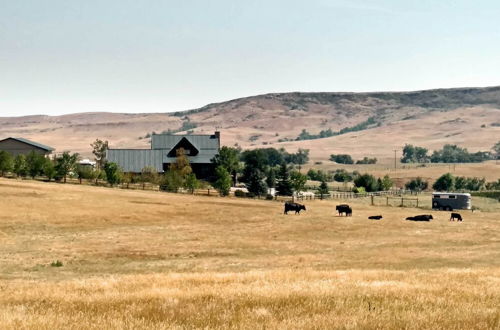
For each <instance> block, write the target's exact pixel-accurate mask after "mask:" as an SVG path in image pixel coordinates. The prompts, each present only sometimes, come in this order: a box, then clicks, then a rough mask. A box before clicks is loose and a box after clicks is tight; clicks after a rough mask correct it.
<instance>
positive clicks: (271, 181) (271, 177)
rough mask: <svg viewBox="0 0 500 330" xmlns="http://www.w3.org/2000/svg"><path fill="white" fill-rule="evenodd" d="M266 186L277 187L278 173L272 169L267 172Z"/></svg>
mask: <svg viewBox="0 0 500 330" xmlns="http://www.w3.org/2000/svg"><path fill="white" fill-rule="evenodd" d="M266 184H267V186H268V187H269V188H275V187H276V171H275V170H274V168H272V167H270V168H269V170H268V171H267V177H266Z"/></svg>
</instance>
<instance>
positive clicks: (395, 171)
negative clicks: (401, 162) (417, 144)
mask: <svg viewBox="0 0 500 330" xmlns="http://www.w3.org/2000/svg"><path fill="white" fill-rule="evenodd" d="M397 151H398V150H397V149H395V150H394V172H396V152H397Z"/></svg>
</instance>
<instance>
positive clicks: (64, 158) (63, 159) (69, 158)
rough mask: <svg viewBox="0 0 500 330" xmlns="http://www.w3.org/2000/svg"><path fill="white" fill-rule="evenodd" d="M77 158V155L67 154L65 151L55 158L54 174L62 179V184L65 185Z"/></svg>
mask: <svg viewBox="0 0 500 330" xmlns="http://www.w3.org/2000/svg"><path fill="white" fill-rule="evenodd" d="M78 157H79V155H78V154H77V153H74V154H72V155H71V154H70V153H69V152H67V151H65V152H63V154H62V155H61V156H59V157H57V158H56V166H55V168H56V172H57V175H58V176H59V177H60V178H63V179H64V183H66V178H67V176H68V175H69V173H70V172H72V171H74V170H75V168H76V162H77V161H78Z"/></svg>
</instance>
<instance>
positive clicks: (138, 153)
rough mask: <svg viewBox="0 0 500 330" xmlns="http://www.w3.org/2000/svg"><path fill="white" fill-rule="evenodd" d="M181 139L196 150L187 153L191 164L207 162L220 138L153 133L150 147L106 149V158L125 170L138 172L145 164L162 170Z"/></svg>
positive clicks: (173, 158)
mask: <svg viewBox="0 0 500 330" xmlns="http://www.w3.org/2000/svg"><path fill="white" fill-rule="evenodd" d="M183 139H185V140H187V142H188V146H189V147H190V146H192V147H194V148H196V150H197V151H198V152H197V153H195V155H193V156H189V155H187V157H188V159H189V162H190V163H191V164H209V163H210V162H211V159H212V158H214V157H215V156H216V155H217V154H218V153H219V147H220V139H219V137H217V136H216V135H169V134H153V135H152V136H151V149H108V151H107V154H106V159H107V160H108V161H109V162H113V163H116V164H118V165H119V166H120V167H121V168H122V169H123V171H125V172H132V173H140V172H141V171H142V169H143V168H144V167H146V166H152V167H154V168H156V170H157V171H158V172H163V164H171V163H174V162H175V161H176V159H177V157H176V155H175V153H174V152H172V151H173V150H174V149H175V147H176V146H177V145H179V143H180V142H181V141H182V140H183ZM183 144H184V143H181V144H180V145H183Z"/></svg>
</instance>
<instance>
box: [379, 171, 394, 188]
mask: <svg viewBox="0 0 500 330" xmlns="http://www.w3.org/2000/svg"><path fill="white" fill-rule="evenodd" d="M393 185H394V181H392V179H391V178H390V177H389V176H388V175H385V176H384V178H383V179H382V180H381V183H380V185H379V189H380V190H384V191H387V190H390V189H391V188H392V186H393Z"/></svg>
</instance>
